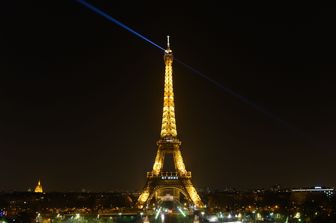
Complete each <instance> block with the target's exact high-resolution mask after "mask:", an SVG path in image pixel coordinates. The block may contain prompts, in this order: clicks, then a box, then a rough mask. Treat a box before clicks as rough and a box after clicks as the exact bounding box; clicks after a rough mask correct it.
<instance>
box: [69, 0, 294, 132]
mask: <svg viewBox="0 0 336 223" xmlns="http://www.w3.org/2000/svg"><path fill="white" fill-rule="evenodd" d="M75 1H77V2H79V3H80V4H82V5H83V6H85V7H86V8H88V9H90V10H92V11H93V12H95V13H97V14H98V15H101V16H103V17H104V18H106V19H107V20H109V21H111V22H113V23H114V24H116V25H118V26H120V27H122V28H124V29H126V30H127V31H129V32H130V33H132V34H134V35H136V36H137V37H139V38H141V39H143V40H145V41H146V42H148V43H150V44H151V45H153V46H155V47H157V48H158V49H160V50H161V51H165V49H164V48H163V47H161V46H160V45H158V44H156V43H154V42H153V41H151V40H150V39H148V38H146V37H145V36H144V35H142V34H140V33H138V32H137V31H135V30H134V29H131V28H130V27H128V26H127V25H125V24H123V23H122V22H119V21H118V20H116V19H115V18H113V17H112V16H110V15H109V14H107V13H106V12H104V11H102V10H101V9H99V8H97V7H95V6H94V5H92V4H90V3H88V2H87V1H85V0H75ZM174 60H175V61H176V62H178V63H179V64H181V65H183V66H184V67H186V68H187V69H189V70H191V71H192V72H193V73H195V74H197V75H198V76H200V77H202V78H204V79H206V80H207V81H209V82H210V83H212V84H214V85H215V86H217V87H218V88H220V89H221V90H223V91H225V92H226V93H228V94H230V95H231V96H234V97H236V98H238V99H239V100H240V101H242V102H244V103H245V104H247V105H249V106H251V107H252V108H254V109H255V110H257V111H259V112H261V113H263V114H264V115H266V116H268V117H269V118H272V119H273V120H275V121H277V122H278V123H280V124H281V125H283V126H284V127H286V128H288V129H290V130H291V131H293V132H296V133H299V132H300V131H299V130H298V129H297V128H295V127H293V126H292V125H290V124H289V123H288V122H286V121H284V120H283V119H281V118H279V117H278V116H276V115H275V114H273V113H271V112H269V111H267V110H265V109H264V108H262V107H260V106H258V105H257V104H255V103H254V102H252V101H250V100H249V99H248V98H246V97H244V96H242V95H240V94H238V93H236V92H235V91H233V90H231V89H230V88H228V87H226V86H224V85H223V84H221V83H219V82H218V81H216V80H214V79H212V78H210V77H208V76H207V75H205V74H203V73H202V72H200V71H198V70H196V69H195V68H193V67H192V66H190V65H188V64H186V63H184V62H182V61H181V60H179V59H177V58H174Z"/></svg>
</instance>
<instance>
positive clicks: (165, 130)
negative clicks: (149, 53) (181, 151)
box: [161, 36, 177, 139]
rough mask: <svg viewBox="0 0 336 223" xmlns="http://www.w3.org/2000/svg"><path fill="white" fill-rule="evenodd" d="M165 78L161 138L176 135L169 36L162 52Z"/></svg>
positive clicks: (171, 52) (171, 55)
mask: <svg viewBox="0 0 336 223" xmlns="http://www.w3.org/2000/svg"><path fill="white" fill-rule="evenodd" d="M163 58H164V62H165V80H164V95H163V115H162V126H161V138H162V139H163V138H175V137H176V136H177V130H176V120H175V106H174V90H173V60H174V58H173V51H172V50H171V49H170V43H169V36H167V49H166V50H165V53H164V56H163Z"/></svg>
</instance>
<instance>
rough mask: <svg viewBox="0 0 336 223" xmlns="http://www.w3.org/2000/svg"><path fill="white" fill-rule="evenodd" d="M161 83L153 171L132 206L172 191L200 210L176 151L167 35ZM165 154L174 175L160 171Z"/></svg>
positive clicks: (145, 203)
mask: <svg viewBox="0 0 336 223" xmlns="http://www.w3.org/2000/svg"><path fill="white" fill-rule="evenodd" d="M164 62H165V80H164V100H163V116H162V127H161V137H160V139H159V140H158V141H157V146H158V150H157V154H156V158H155V162H154V165H153V170H152V171H151V172H147V182H146V185H145V187H144V189H143V191H142V193H141V194H140V196H139V198H138V201H137V204H136V206H137V207H138V208H144V207H146V206H147V205H148V204H149V203H150V201H151V200H152V199H153V198H154V197H155V198H156V199H157V196H158V194H160V192H165V191H167V190H169V189H170V190H173V195H177V196H178V197H179V194H180V193H182V194H183V195H184V197H185V199H186V200H187V201H188V202H189V203H190V204H192V205H194V206H195V207H196V208H201V207H203V203H202V201H201V199H200V197H199V195H198V194H197V191H196V189H195V188H194V186H193V185H192V183H191V172H190V171H187V170H186V168H185V165H184V162H183V158H182V154H181V151H180V146H181V141H180V140H179V139H178V137H177V131H176V121H175V109H174V92H173V69H172V64H173V52H172V50H171V49H170V44H169V36H168V37H167V49H166V50H165V53H164ZM167 154H170V155H173V159H174V167H175V172H164V171H163V164H164V159H165V156H166V155H167Z"/></svg>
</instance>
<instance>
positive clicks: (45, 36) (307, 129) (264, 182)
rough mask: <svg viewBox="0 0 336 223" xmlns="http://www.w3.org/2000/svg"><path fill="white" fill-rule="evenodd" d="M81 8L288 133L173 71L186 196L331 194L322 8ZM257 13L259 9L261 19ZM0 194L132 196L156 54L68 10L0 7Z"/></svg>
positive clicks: (157, 102) (329, 16) (330, 28)
mask: <svg viewBox="0 0 336 223" xmlns="http://www.w3.org/2000/svg"><path fill="white" fill-rule="evenodd" d="M90 2H91V3H93V4H95V5H96V6H98V7H100V8H101V9H104V10H105V11H107V12H108V13H109V14H110V15H112V16H113V17H115V18H116V19H119V20H120V21H122V22H123V23H125V24H127V25H129V26H130V27H132V28H133V29H135V30H136V31H138V32H140V33H142V34H144V35H145V36H147V37H148V38H150V39H151V40H153V41H154V42H156V43H158V44H159V45H161V46H165V36H166V35H167V34H169V35H170V36H171V44H172V49H173V52H174V55H175V56H176V57H177V58H179V59H180V60H182V61H184V62H185V63H187V64H189V65H191V66H192V67H194V68H196V69H197V70H199V71H201V72H203V73H204V74H206V75H207V76H208V77H210V78H212V79H214V80H216V81H218V82H219V83H221V84H223V85H225V86H227V87H229V88H231V89H233V90H234V91H235V92H237V93H239V94H241V95H244V96H245V97H246V98H248V99H249V100H250V101H252V102H255V103H256V104H258V105H259V106H261V107H263V108H265V109H266V110H267V111H269V112H271V113H272V114H274V115H276V116H277V117H279V118H281V119H283V120H285V121H287V122H288V123H290V125H291V126H292V127H293V128H297V129H298V130H297V131H292V129H290V128H287V127H286V126H284V125H283V124H281V123H279V122H277V121H276V120H274V119H273V118H270V117H267V116H266V115H264V114H262V113H261V112H259V111H256V110H255V109H254V108H252V107H251V106H249V105H247V104H246V103H244V102H242V101H241V100H239V99H237V98H235V97H233V96H231V95H229V94H228V93H226V92H225V91H223V90H222V89H220V88H218V87H216V86H215V85H213V84H212V83H210V82H209V81H207V80H205V79H203V78H201V77H199V76H198V75H197V74H195V73H193V72H191V71H190V70H188V69H186V68H185V67H183V66H181V65H180V64H177V63H175V64H174V88H175V89H174V90H175V96H176V97H175V104H176V115H177V128H178V134H179V137H180V139H181V140H182V142H183V143H182V147H181V150H182V155H183V157H184V160H185V163H186V166H187V169H188V170H191V171H192V174H193V182H194V184H195V186H196V187H207V186H209V187H210V188H219V189H222V188H225V187H235V188H237V189H248V188H257V187H258V188H260V187H266V188H268V187H270V186H272V185H274V184H280V185H282V186H285V187H298V186H313V185H326V186H335V185H336V178H335V170H336V164H335V157H336V150H335V146H336V141H335V131H336V128H335V126H336V118H335V112H336V104H335V96H336V93H335V89H334V86H335V84H334V75H335V72H336V67H335V59H336V57H335V52H336V44H335V39H336V35H335V32H334V27H335V22H336V20H335V17H336V16H335V11H334V9H332V8H319V7H318V6H316V5H314V6H311V7H308V6H304V7H303V6H301V7H298V8H294V7H293V6H279V5H274V6H266V8H265V6H264V7H261V6H256V5H255V6H247V5H246V6H244V7H242V6H239V7H233V6H220V5H219V3H215V2H211V3H210V2H209V3H207V2H206V1H202V4H197V3H195V2H194V3H193V4H185V5H183V4H181V3H176V2H170V3H168V2H163V1H162V2H158V1H156V2H155V3H151V4H149V3H146V4H144V3H137V4H136V5H135V3H133V2H126V3H123V4H122V3H120V2H119V3H118V2H117V1H103V0H102V1H97V0H91V1H90ZM264 8H265V9H264ZM0 20H1V22H0V24H1V26H0V27H1V31H0V74H1V81H0V101H1V109H0V148H1V155H0V156H1V180H0V190H26V189H28V188H33V187H34V186H35V184H36V181H37V179H38V178H41V180H42V184H43V186H44V188H45V190H46V191H69V190H73V191H79V190H80V189H81V188H86V189H87V190H91V191H109V190H126V189H129V190H135V189H141V188H142V187H143V185H144V183H145V173H146V171H150V170H151V168H152V164H153V162H154V158H155V154H156V149H157V148H156V140H158V138H159V133H160V126H161V115H162V101H163V78H164V63H163V57H162V52H161V51H160V50H158V49H157V48H155V47H153V46H152V45H150V44H148V43H146V42H144V41H143V40H141V39H139V38H137V37H136V36H134V35H133V34H131V33H129V32H127V31H126V30H124V29H122V28H120V27H118V26H116V25H115V24H113V23H111V22H109V21H107V20H106V19H104V18H102V17H100V16H98V15H97V14H94V13H93V12H91V11H89V10H88V9H86V8H84V7H83V6H81V5H80V4H78V3H77V2H76V1H74V0H58V1H4V2H2V5H1V8H0Z"/></svg>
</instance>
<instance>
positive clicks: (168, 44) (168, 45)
mask: <svg viewBox="0 0 336 223" xmlns="http://www.w3.org/2000/svg"><path fill="white" fill-rule="evenodd" d="M167 49H170V43H169V35H167Z"/></svg>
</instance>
